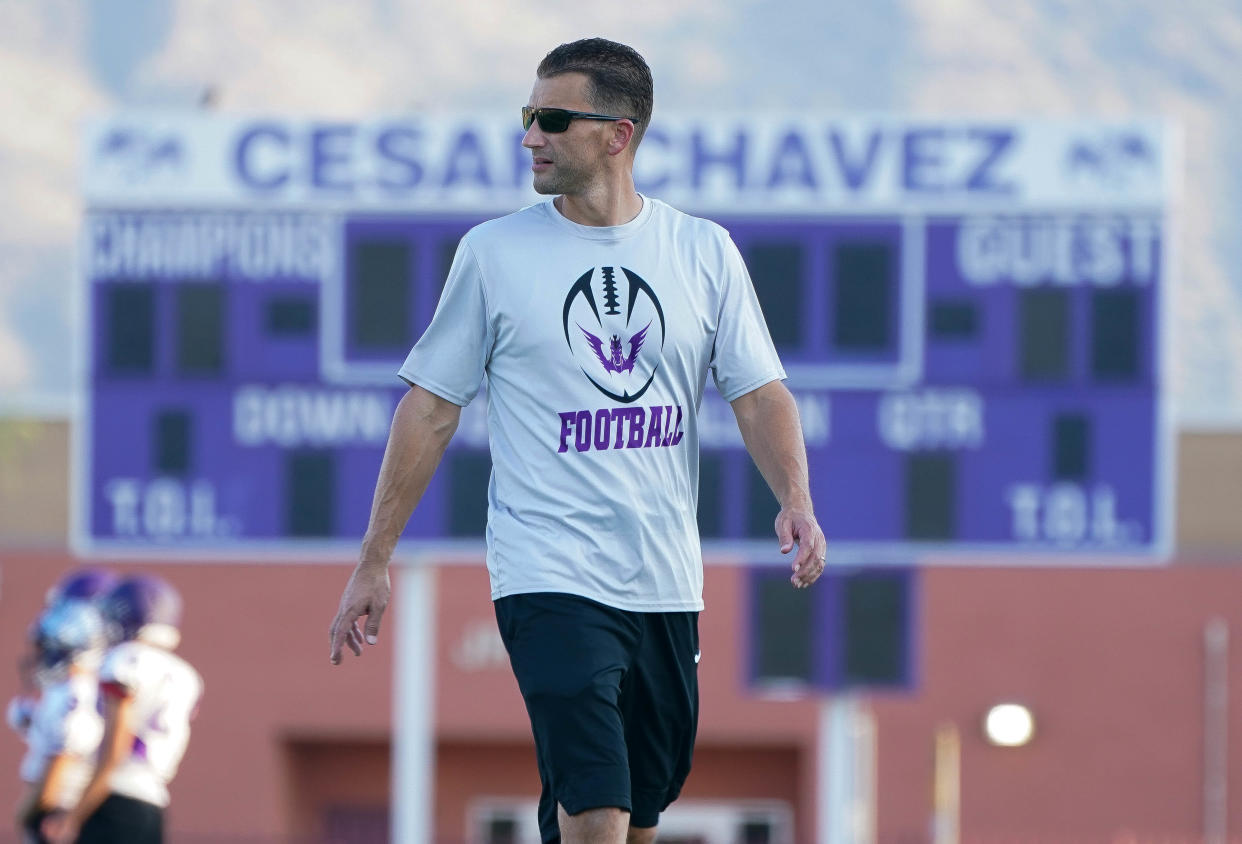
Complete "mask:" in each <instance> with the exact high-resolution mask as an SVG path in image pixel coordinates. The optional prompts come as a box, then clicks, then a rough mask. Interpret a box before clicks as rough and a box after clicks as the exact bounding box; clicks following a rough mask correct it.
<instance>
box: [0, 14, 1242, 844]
mask: <svg viewBox="0 0 1242 844" xmlns="http://www.w3.org/2000/svg"><path fill="white" fill-rule="evenodd" d="M0 22H2V23H3V26H0V70H2V74H0V77H2V78H3V79H4V84H3V85H0V187H2V188H3V192H4V196H5V197H6V199H7V202H8V206H9V213H7V214H5V215H3V219H2V221H0V254H2V255H3V261H0V663H3V662H4V661H5V660H8V661H9V663H8V664H11V665H12V664H15V663H16V661H17V659H18V655H19V653H20V652H21V651H22V649H23V647H24V644H25V641H24V637H25V632H26V628H27V625H28V623H29V621H30V620H31V618H32V617H33V616H34V614H35V613H36V612H37V610H38V608H39V605H40V603H41V601H42V596H43V594H44V591H45V590H46V589H47V587H48V586H49V585H50V584H51V583H52V582H53V581H55V580H56V578H57V577H59V576H60V575H61V574H62V573H64V572H65V571H67V570H69V569H71V568H73V567H75V566H77V565H80V564H82V563H84V562H97V563H101V564H104V565H108V566H110V567H113V568H115V569H116V570H118V571H139V570H153V571H158V572H159V573H160V574H162V575H163V576H165V577H167V578H168V579H169V580H170V581H171V582H172V583H174V584H175V585H176V586H177V587H178V588H179V589H180V590H181V591H182V593H183V595H184V596H185V598H186V603H187V611H186V620H185V625H184V644H183V646H182V648H181V651H180V652H181V653H182V655H183V656H185V657H186V658H187V659H188V660H189V661H190V662H192V663H193V664H194V665H195V666H196V667H197V668H198V669H199V670H200V672H201V673H202V674H203V676H204V678H205V681H206V695H205V699H204V703H203V707H202V711H201V715H200V717H199V719H198V721H197V722H196V724H195V731H194V734H193V737H192V739H191V744H190V749H189V752H188V754H187V757H186V760H185V762H184V763H183V766H182V771H181V773H180V774H179V776H178V779H177V780H176V781H175V782H174V784H173V787H172V793H173V804H172V808H171V812H170V829H171V831H172V836H171V840H173V841H184V842H214V841H221V842H226V841H238V842H255V844H259V842H263V844H268V842H271V844H275V842H308V844H309V842H342V844H344V843H345V842H350V843H351V844H352V843H355V842H356V843H358V844H360V843H361V842H372V841H387V840H395V841H403V842H405V841H408V842H423V841H438V842H466V841H469V842H480V844H500V843H501V842H524V841H528V840H536V839H533V838H531V837H530V836H531V835H532V834H533V833H532V831H533V829H534V826H533V818H534V812H533V804H534V801H535V800H536V799H537V794H538V779H537V775H536V773H535V768H534V755H533V749H532V747H531V744H530V740H529V735H528V727H527V722H526V718H525V713H524V711H523V709H522V704H521V700H520V697H519V696H518V694H517V690H516V686H515V684H514V682H513V680H512V676H511V674H510V672H509V668H508V664H507V659H506V657H505V654H504V651H503V647H502V646H501V645H500V642H499V638H498V637H497V636H496V634H495V625H494V621H493V618H492V614H491V607H490V602H489V601H488V598H487V595H488V587H487V578H486V572H485V570H484V567H483V562H482V550H481V542H480V540H479V537H480V535H481V530H482V520H483V518H484V515H485V512H484V511H485V504H484V500H483V490H484V489H485V486H486V479H487V472H488V469H489V463H488V459H487V452H486V431H485V428H484V421H483V415H482V414H483V407H484V404H485V397H484V396H482V395H481V396H480V398H479V399H478V400H476V402H475V403H474V404H473V405H472V406H471V408H470V409H469V411H468V413H467V414H466V416H465V417H464V419H463V426H462V428H461V430H460V431H459V433H458V436H457V439H456V440H455V444H454V447H453V449H452V450H451V451H450V452H449V454H448V455H447V456H446V461H445V464H444V465H443V467H442V469H441V471H440V473H439V474H438V476H437V479H436V481H435V483H434V485H433V487H432V488H431V490H430V491H429V493H428V497H427V500H426V503H425V505H424V506H423V507H421V508H420V510H419V511H418V513H416V516H415V519H414V520H413V521H412V523H411V527H410V529H409V531H407V541H406V542H405V544H404V545H403V546H402V550H401V554H400V557H401V559H400V560H399V562H398V567H397V569H396V572H395V574H394V579H395V584H396V601H395V603H394V606H393V609H392V611H391V612H390V613H389V615H388V616H387V617H386V619H385V630H384V633H383V634H382V635H381V641H380V645H379V646H377V647H375V648H371V649H369V650H368V652H367V653H366V655H365V658H364V659H362V660H358V661H354V660H352V659H349V658H347V660H346V662H345V664H344V665H342V666H340V667H337V668H331V667H330V666H329V665H328V663H327V659H326V656H327V653H326V652H327V635H326V630H327V626H328V623H329V622H330V621H331V617H332V614H333V613H334V611H335V607H336V601H337V599H338V597H339V594H340V589H341V587H342V586H343V584H344V582H345V579H346V578H347V576H348V572H349V569H350V566H351V565H352V559H351V555H352V553H353V552H354V550H355V549H356V547H357V544H358V540H359V539H360V536H361V531H362V527H363V525H364V524H365V517H366V513H367V510H368V508H369V504H370V494H371V486H372V484H373V483H374V477H375V472H376V470H377V468H378V464H379V458H380V455H381V453H382V448H383V443H384V440H385V438H386V435H387V424H388V420H389V418H390V417H391V412H392V408H393V407H394V406H395V402H396V400H397V398H398V397H399V395H400V392H401V390H400V384H399V383H394V381H395V380H396V379H395V376H394V375H393V373H394V372H395V368H396V365H397V363H398V362H399V361H400V360H401V359H402V358H403V357H404V354H405V351H406V350H407V349H408V346H409V345H410V343H412V342H413V340H414V339H416V338H417V336H418V334H419V332H420V331H421V330H422V327H424V326H425V325H426V322H427V320H428V319H429V317H430V312H431V309H432V308H433V307H434V303H435V301H436V297H437V296H438V294H439V290H440V284H441V283H442V279H443V271H444V268H445V266H446V262H447V260H448V259H449V258H451V255H452V249H453V247H454V246H455V244H456V241H457V239H458V238H459V237H460V236H461V234H462V233H464V232H465V231H466V230H467V229H468V228H469V227H470V226H471V225H473V224H475V223H477V222H479V221H481V220H483V219H487V218H489V217H492V216H496V215H498V214H503V213H507V212H508V211H510V210H513V209H516V208H517V207H520V206H521V205H523V204H526V203H527V202H529V201H532V199H533V195H532V194H530V193H529V192H528V184H527V183H528V178H527V174H526V172H525V169H524V168H525V163H524V160H523V159H522V158H521V151H520V150H519V149H517V145H516V138H518V137H520V134H521V133H520V127H517V126H516V125H515V124H516V123H517V118H516V115H517V107H518V106H520V105H522V104H524V103H525V102H526V98H527V96H528V94H529V89H530V85H531V82H532V80H533V75H534V68H535V66H536V65H537V64H538V62H539V60H540V59H541V58H542V57H543V55H544V54H545V53H546V52H547V51H548V50H549V49H551V48H552V47H554V46H556V45H557V44H559V43H562V42H564V41H569V40H573V39H576V38H579V37H585V36H591V35H602V36H605V37H608V38H612V39H615V40H619V41H623V42H626V43H629V44H631V45H632V46H634V47H635V48H637V49H638V50H639V51H640V52H641V53H643V55H644V56H645V57H646V58H647V60H648V62H649V63H650V64H651V67H652V70H653V73H654V76H655V80H656V113H655V116H654V121H653V126H652V130H651V132H650V133H649V134H648V138H647V139H646V140H645V141H644V147H643V150H642V151H641V152H640V154H639V168H638V172H639V176H640V187H642V188H643V189H645V190H647V191H649V192H650V193H651V194H652V195H654V196H659V197H661V198H665V199H668V200H669V201H671V202H673V203H674V204H676V205H678V206H679V207H682V208H684V209H686V210H688V211H693V212H694V213H698V214H701V215H703V216H708V217H711V218H713V219H718V220H719V221H720V222H721V223H722V224H724V225H726V226H727V227H728V228H729V229H730V231H731V233H732V234H733V236H734V239H735V240H736V241H737V242H738V245H739V247H740V248H741V249H742V251H743V253H744V255H745V256H746V258H747V261H748V265H749V266H750V269H751V271H752V275H753V276H754V280H755V284H756V288H757V290H758V293H759V296H760V300H761V302H762V304H763V306H764V310H765V314H766V315H767V317H768V320H769V323H770V326H771V329H772V333H773V336H774V339H775V340H776V342H777V344H778V346H779V347H780V349H781V352H782V355H783V357H784V359H785V361H786V363H787V364H788V367H789V369H790V374H791V380H790V386H791V389H793V390H794V392H795V394H796V396H797V398H798V401H799V405H800V408H801V411H802V415H803V421H804V426H805V428H806V433H807V439H808V446H809V448H810V454H811V465H812V476H813V478H812V479H813V484H814V487H815V495H816V501H817V509H818V510H819V513H820V517H821V519H822V520H823V522H824V524H825V527H826V532H827V533H828V535H829V537H830V541H832V542H833V551H832V557H831V558H830V562H831V563H832V564H833V565H832V567H831V571H830V574H829V575H828V576H827V577H826V578H825V580H824V581H823V582H822V583H821V584H820V585H819V586H818V587H817V588H816V589H815V590H812V591H811V592H808V593H805V594H804V593H794V592H792V591H791V590H789V589H787V588H785V587H784V585H783V583H781V582H780V581H783V579H784V576H783V570H782V569H781V567H780V565H779V563H780V561H779V559H776V556H777V555H775V554H774V545H775V543H774V542H773V541H771V540H770V539H769V538H768V537H769V532H770V524H771V517H772V515H773V514H774V512H775V509H776V508H775V503H774V502H772V501H771V497H770V494H769V493H767V491H766V489H764V488H763V487H762V484H761V481H759V480H758V479H757V475H756V473H755V472H754V471H753V469H751V468H750V464H749V461H748V459H747V457H746V455H745V452H744V450H743V449H742V448H741V447H740V442H739V441H738V438H737V435H736V430H735V428H734V427H733V423H732V419H731V415H730V414H729V411H728V409H727V407H725V406H724V405H723V403H722V402H721V401H720V400H719V397H718V396H716V395H715V394H714V393H713V392H712V391H711V390H709V395H708V396H707V397H706V398H705V401H704V407H703V409H702V412H701V414H700V425H701V432H702V437H703V445H704V449H705V450H704V460H703V470H702V471H703V476H702V489H703V495H702V496H701V501H700V513H699V518H700V526H701V528H702V531H703V534H704V539H705V548H706V556H707V558H708V559H707V561H708V567H707V575H706V587H705V601H706V604H707V610H706V611H705V613H704V615H703V617H702V631H703V642H704V658H703V662H702V664H701V669H700V671H701V674H700V677H701V683H702V688H703V714H702V725H701V730H700V740H699V745H698V752H697V755H696V764H695V769H694V772H693V773H692V775H691V778H690V781H689V782H688V783H687V786H686V790H685V793H684V796H683V798H682V800H681V801H679V802H678V804H676V807H675V810H674V811H671V812H670V813H668V816H667V817H666V819H665V824H664V826H665V829H666V831H667V832H668V836H667V837H666V838H664V839H662V840H666V841H673V842H696V844H724V842H747V844H778V842H800V843H801V842H880V843H881V844H915V842H935V844H954V842H980V844H982V842H997V843H998V844H999V842H1017V841H1023V842H1036V841H1037V842H1135V844H1138V842H1171V841H1178V842H1183V841H1185V842H1192V841H1193V842H1205V844H1208V843H1209V842H1210V843H1211V844H1215V842H1220V844H1223V842H1225V841H1230V840H1234V839H1237V838H1242V782H1239V781H1238V777H1237V775H1236V774H1234V775H1233V776H1231V773H1232V772H1236V771H1237V770H1238V769H1239V763H1240V762H1242V737H1240V732H1239V730H1238V729H1236V728H1234V729H1231V727H1233V726H1234V725H1235V724H1236V723H1237V716H1238V713H1239V712H1242V709H1239V707H1242V702H1240V699H1239V694H1240V693H1242V681H1240V680H1239V677H1240V676H1242V659H1240V658H1239V656H1238V654H1239V652H1240V651H1242V648H1240V647H1239V646H1238V645H1237V644H1236V643H1235V642H1233V640H1232V639H1231V632H1232V631H1233V630H1235V629H1237V628H1238V626H1239V625H1240V624H1242V609H1240V608H1239V601H1238V598H1237V596H1238V595H1239V594H1240V593H1242V567H1240V566H1239V565H1238V563H1239V562H1242V520H1239V519H1238V518H1237V506H1238V502H1239V501H1240V500H1242V427H1240V426H1242V349H1239V348H1238V344H1239V343H1242V330H1240V329H1242V324H1240V323H1242V300H1240V296H1242V288H1240V284H1239V272H1240V270H1242V241H1240V240H1239V239H1238V238H1237V237H1235V236H1234V229H1235V228H1236V221H1237V220H1238V219H1240V218H1242V153H1240V152H1239V150H1242V124H1240V123H1239V120H1238V118H1237V117H1236V115H1237V114H1238V113H1242V108H1240V107H1242V75H1240V74H1238V73H1237V70H1236V67H1237V61H1236V57H1237V56H1238V55H1239V52H1240V51H1242V8H1239V7H1238V6H1237V4H1231V3H1224V2H1210V0H1198V2H1195V0H1190V2H1185V3H1182V4H1178V5H1176V6H1174V5H1170V4H1164V3H1155V2H1128V3H1120V2H1106V0H1093V1H1092V2H1084V3H1076V4H1070V3H1062V2H1052V0H1048V1H1047V2H1014V3H1009V4H1005V5H1004V6H1003V7H1001V6H998V5H997V4H989V3H985V2H980V0H944V2H937V3H929V2H910V1H907V2H899V1H898V0H894V1H893V2H875V3H870V4H840V3H810V2H781V3H760V2H745V1H744V0H725V1H724V2H718V3H714V4H707V5H705V4H701V3H688V2H678V0H665V2H661V3H658V4H657V3H642V2H637V3H629V4H620V5H618V4H603V3H589V2H588V3H582V2H575V3H561V2H546V3H542V4H538V5H535V4H529V3H523V2H510V3H493V2H477V3H476V2H467V3H460V4H447V3H445V4H426V3H403V2H399V0H361V2H356V3H352V4H339V3H328V2H299V3H279V2H252V3H231V2H214V3H209V2H206V0H183V1H182V2H164V3H160V2H139V0H86V2H67V1H66V2H61V0H48V1H47V2H34V1H33V0H30V2H21V1H20V0H9V1H8V2H3V3H0ZM570 281H572V280H570ZM3 677H4V675H3V674H0V696H4V697H5V698H6V699H7V697H9V696H11V695H12V694H15V693H16V692H17V690H18V678H17V674H16V671H14V672H12V673H11V674H9V675H8V679H3ZM998 705H1000V706H1002V708H1001V709H999V710H996V709H994V708H995V707H997V706H998ZM1010 705H1017V707H1016V708H1015V707H1014V706H1010ZM1028 722H1029V725H1030V726H1031V729H1030V730H1029V731H1026V730H1023V729H1020V728H1021V727H1022V726H1023V725H1024V724H1027V723H1028ZM1028 733H1029V734H1028ZM22 751H23V746H22V742H21V739H20V738H19V737H18V736H17V735H16V734H14V733H12V732H9V731H6V732H5V733H4V734H3V737H0V806H11V805H13V804H15V803H16V801H17V799H18V795H19V794H20V791H21V789H20V784H19V782H18V778H17V765H18V759H19V758H20V755H21V753H22ZM6 771H7V772H8V773H7V774H5V772H6ZM13 835H14V833H13V831H12V830H11V825H10V824H8V823H7V822H6V823H5V824H4V825H3V826H0V841H8V840H16V839H15V838H13Z"/></svg>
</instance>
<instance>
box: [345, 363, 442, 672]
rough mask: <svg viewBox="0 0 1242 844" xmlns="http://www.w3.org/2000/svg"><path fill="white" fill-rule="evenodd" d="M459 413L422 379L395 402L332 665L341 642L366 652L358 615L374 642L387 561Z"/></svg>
mask: <svg viewBox="0 0 1242 844" xmlns="http://www.w3.org/2000/svg"><path fill="white" fill-rule="evenodd" d="M460 419H461V408H460V407H459V406H458V405H456V404H453V403H452V402H450V401H448V400H446V399H443V398H440V397H439V396H437V395H436V394H434V393H432V392H429V391H428V390H425V389H423V388H422V387H419V386H418V385H413V386H411V387H410V390H409V392H407V393H406V394H405V395H404V396H403V397H402V398H401V401H400V402H399V403H398V404H397V411H396V413H394V414H393V419H392V429H391V430H390V431H389V432H388V446H387V448H385V449H384V461H383V463H382V464H381V465H380V471H379V480H378V481H376V484H375V498H374V500H373V501H372V503H371V518H370V522H369V523H368V525H367V532H366V535H365V536H364V537H363V540H362V552H361V554H360V555H359V559H358V565H357V566H356V567H355V568H354V572H353V574H352V575H350V578H349V582H348V583H347V584H346V585H345V591H344V593H343V594H342V595H341V603H340V607H339V608H338V610H337V613H336V618H334V619H333V620H332V629H331V651H330V652H329V659H330V660H331V662H332V664H333V665H336V664H338V663H340V661H341V647H342V646H343V645H346V644H347V645H349V648H350V650H352V651H353V652H354V653H355V654H356V655H358V656H361V655H362V640H363V638H364V636H363V634H362V632H361V631H360V630H359V629H358V619H360V618H361V617H362V616H364V615H365V616H366V617H367V623H366V634H365V639H366V641H367V642H368V643H370V644H372V645H373V644H375V638H376V636H378V635H379V626H380V620H381V619H382V617H383V615H384V610H385V609H386V608H387V606H388V597H389V589H390V586H389V580H388V563H389V561H390V560H391V559H392V553H393V550H394V549H395V548H396V546H397V539H398V538H399V537H400V536H401V532H402V531H403V530H404V529H405V525H406V522H408V521H409V520H410V516H411V514H413V512H414V508H415V507H416V506H417V505H418V502H419V500H420V499H421V498H422V497H423V493H424V492H426V490H427V484H429V483H431V476H432V475H433V474H435V471H436V467H437V466H439V465H440V458H441V457H443V456H444V449H445V448H447V447H448V443H449V440H450V439H452V437H453V432H454V431H456V430H457V423H458V421H459V420H460Z"/></svg>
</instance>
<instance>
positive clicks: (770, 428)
mask: <svg viewBox="0 0 1242 844" xmlns="http://www.w3.org/2000/svg"><path fill="white" fill-rule="evenodd" d="M733 412H734V414H735V415H736V417H737V426H738V429H739V430H740V431H741V432H742V441H743V442H745V443H746V450H747V451H749V452H750V456H751V458H752V459H753V460H754V461H755V465H756V466H758V467H759V472H760V473H761V474H762V475H763V479H764V480H765V481H767V483H768V486H769V487H771V488H772V492H773V494H774V495H776V500H777V501H778V502H779V503H780V505H781V507H782V508H786V507H788V508H795V509H805V510H808V511H809V510H811V491H810V482H809V480H808V473H807V462H806V443H805V442H804V440H803V438H802V423H801V421H800V420H799V419H798V405H797V403H796V402H795V401H794V398H793V396H792V395H791V394H790V392H789V390H788V389H786V388H785V385H784V384H782V383H781V382H780V381H773V382H771V383H769V384H765V385H763V386H762V387H759V388H758V389H756V390H752V391H751V392H749V393H747V394H745V395H743V396H739V397H738V398H736V399H734V400H733Z"/></svg>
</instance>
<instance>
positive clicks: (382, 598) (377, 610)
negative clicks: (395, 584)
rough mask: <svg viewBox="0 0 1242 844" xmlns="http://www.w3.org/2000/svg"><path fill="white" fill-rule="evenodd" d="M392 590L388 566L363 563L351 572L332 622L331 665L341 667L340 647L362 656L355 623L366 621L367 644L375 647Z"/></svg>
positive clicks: (360, 633)
mask: <svg viewBox="0 0 1242 844" xmlns="http://www.w3.org/2000/svg"><path fill="white" fill-rule="evenodd" d="M391 590H392V586H391V584H390V583H389V580H388V565H387V564H386V563H372V562H367V561H365V560H363V561H362V562H359V563H358V565H357V566H356V567H355V568H354V573H353V574H351V575H350V576H349V582H348V583H346V584H345V592H344V593H343V594H342V595H341V605H340V608H338V609H337V611H336V618H334V619H332V629H331V631H330V633H331V637H332V647H331V651H330V652H329V653H328V659H329V660H330V661H331V662H332V664H333V665H340V663H341V646H342V645H345V644H348V645H349V649H350V650H351V651H353V652H354V655H355V656H362V640H363V634H362V632H361V631H360V630H359V629H358V619H359V618H361V617H362V616H364V615H365V616H366V617H367V624H366V641H367V644H370V645H374V644H375V640H376V637H377V636H379V629H380V620H381V619H382V618H383V617H384V610H385V609H387V608H388V597H389V594H390V592H391Z"/></svg>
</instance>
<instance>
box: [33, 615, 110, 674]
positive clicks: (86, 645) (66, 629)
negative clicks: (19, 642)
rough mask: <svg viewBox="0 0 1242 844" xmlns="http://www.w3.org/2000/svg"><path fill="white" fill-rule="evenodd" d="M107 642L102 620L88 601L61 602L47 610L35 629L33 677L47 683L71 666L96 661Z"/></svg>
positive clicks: (64, 672)
mask: <svg viewBox="0 0 1242 844" xmlns="http://www.w3.org/2000/svg"><path fill="white" fill-rule="evenodd" d="M107 643H108V640H107V636H106V634H105V626H104V620H103V617H102V616H101V615H100V613H99V610H98V609H96V608H95V606H94V605H93V604H91V603H90V602H89V601H77V600H70V601H62V602H61V603H59V604H57V605H56V606H53V607H49V608H48V609H47V610H45V611H44V613H43V614H42V615H41V616H40V617H39V620H38V622H37V623H36V625H35V631H34V644H35V649H36V652H37V655H38V664H37V668H36V674H37V676H38V677H39V679H40V680H42V681H44V682H47V681H49V680H54V679H57V678H59V677H62V676H64V675H65V674H66V673H67V672H68V671H69V669H70V668H71V667H72V666H74V665H86V664H89V663H90V662H92V661H97V660H98V659H99V657H100V656H101V655H102V653H103V648H104V647H105V646H106V645H107Z"/></svg>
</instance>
